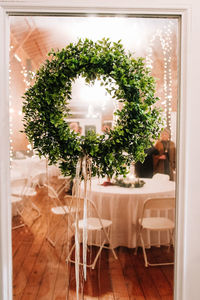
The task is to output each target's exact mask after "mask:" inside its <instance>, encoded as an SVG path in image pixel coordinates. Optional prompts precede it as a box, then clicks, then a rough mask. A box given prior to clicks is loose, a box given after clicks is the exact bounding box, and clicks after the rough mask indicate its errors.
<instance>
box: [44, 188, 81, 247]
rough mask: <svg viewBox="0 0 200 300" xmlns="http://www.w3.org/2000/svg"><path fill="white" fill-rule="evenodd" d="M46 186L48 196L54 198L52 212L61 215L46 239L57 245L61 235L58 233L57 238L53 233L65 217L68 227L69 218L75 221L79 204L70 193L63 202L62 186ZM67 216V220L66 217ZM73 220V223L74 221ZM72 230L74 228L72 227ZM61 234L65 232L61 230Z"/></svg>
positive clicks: (68, 226)
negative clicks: (77, 204)
mask: <svg viewBox="0 0 200 300" xmlns="http://www.w3.org/2000/svg"><path fill="white" fill-rule="evenodd" d="M44 187H46V188H47V190H48V196H49V197H50V198H51V199H52V200H53V207H51V212H52V213H53V214H54V215H57V216H60V218H59V220H58V221H57V222H56V223H54V224H53V228H50V231H49V232H48V234H47V236H46V239H47V241H48V242H49V243H50V244H51V245H52V246H53V247H55V246H56V243H57V241H58V240H59V238H60V236H59V235H57V236H56V239H55V238H54V239H53V235H54V233H55V232H56V230H57V228H59V225H60V223H61V222H62V220H63V219H64V220H65V222H66V225H67V226H66V229H67V228H70V229H71V226H70V225H69V220H71V219H72V220H73V221H74V217H73V215H75V213H76V212H77V206H76V204H75V200H76V199H75V198H74V197H72V196H70V195H65V196H64V199H63V202H64V203H63V202H62V201H61V199H60V193H61V192H62V190H60V187H58V190H55V189H54V188H53V187H52V186H50V185H47V184H44ZM66 217H67V220H66V219H65V218H66ZM73 221H72V223H73ZM50 227H51V226H50ZM71 230H72V229H71ZM72 231H73V230H72ZM60 235H63V232H61V234H60Z"/></svg>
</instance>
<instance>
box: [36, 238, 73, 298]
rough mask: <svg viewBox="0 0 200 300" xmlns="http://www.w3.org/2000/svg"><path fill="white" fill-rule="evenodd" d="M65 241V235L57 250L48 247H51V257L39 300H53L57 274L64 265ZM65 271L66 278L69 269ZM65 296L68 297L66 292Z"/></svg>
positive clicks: (41, 284) (42, 282) (39, 293)
mask: <svg viewBox="0 0 200 300" xmlns="http://www.w3.org/2000/svg"><path fill="white" fill-rule="evenodd" d="M64 241H65V237H64V235H63V236H62V238H61V239H60V240H59V241H58V243H57V244H56V247H55V248H53V247H51V246H50V245H47V247H49V251H48V254H49V257H48V261H47V265H46V269H45V272H44V275H43V279H42V281H41V283H40V288H39V292H38V295H37V298H38V299H43V300H49V299H51V297H52V295H54V290H55V282H56V277H57V274H58V272H59V266H60V264H61V263H62V264H63V263H64V262H63V260H62V255H63V252H64V250H63V248H64V244H63V243H64ZM47 243H48V242H47ZM50 248H51V249H50ZM61 260H62V262H61ZM60 271H61V270H60ZM64 271H65V272H62V276H65V274H66V271H67V269H66V268H65V270H64ZM65 295H66V291H65Z"/></svg>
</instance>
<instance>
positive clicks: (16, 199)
mask: <svg viewBox="0 0 200 300" xmlns="http://www.w3.org/2000/svg"><path fill="white" fill-rule="evenodd" d="M10 198H11V203H12V204H14V203H18V202H20V201H23V199H22V198H21V197H18V196H12V195H11V197H10Z"/></svg>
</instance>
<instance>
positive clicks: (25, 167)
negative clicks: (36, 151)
mask: <svg viewBox="0 0 200 300" xmlns="http://www.w3.org/2000/svg"><path fill="white" fill-rule="evenodd" d="M46 172H47V173H48V175H49V176H58V175H59V174H60V172H59V169H58V168H57V167H56V166H54V165H53V166H46V159H45V158H42V159H40V158H39V157H38V156H33V157H27V158H24V159H13V160H12V162H11V180H12V179H16V178H24V177H25V178H29V177H30V178H33V177H35V176H39V175H40V174H46Z"/></svg>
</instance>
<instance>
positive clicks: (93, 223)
mask: <svg viewBox="0 0 200 300" xmlns="http://www.w3.org/2000/svg"><path fill="white" fill-rule="evenodd" d="M87 201H88V209H89V210H90V213H91V214H93V215H95V216H94V217H92V216H91V217H87V219H86V222H85V221H84V220H83V219H81V220H79V221H78V229H79V230H81V231H83V230H84V229H86V230H87V231H88V232H90V231H91V232H96V233H97V232H99V233H100V235H101V234H102V233H103V235H104V237H103V239H101V238H100V241H101V240H102V241H101V242H100V244H94V243H93V245H94V246H98V247H99V250H98V252H97V254H96V256H95V258H94V260H93V262H92V263H91V264H87V265H86V266H87V267H88V268H92V269H94V268H95V265H96V262H97V260H98V258H99V256H100V254H101V251H102V250H103V248H106V249H110V250H111V251H112V253H113V256H114V258H115V259H117V255H116V253H115V250H114V248H113V246H112V244H111V241H110V230H111V226H112V221H111V220H106V219H101V217H100V215H99V213H98V210H97V207H96V205H95V203H94V202H93V201H92V200H89V199H88V200H87ZM74 226H75V223H74ZM80 242H81V241H79V243H80ZM106 243H108V244H109V246H106V245H105V244H106ZM74 249H75V243H74V245H73V246H72V248H71V250H70V252H69V254H68V257H67V259H66V262H72V263H75V260H74V259H72V258H71V257H72V253H73V250H74ZM79 265H82V266H83V263H82V262H79Z"/></svg>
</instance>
